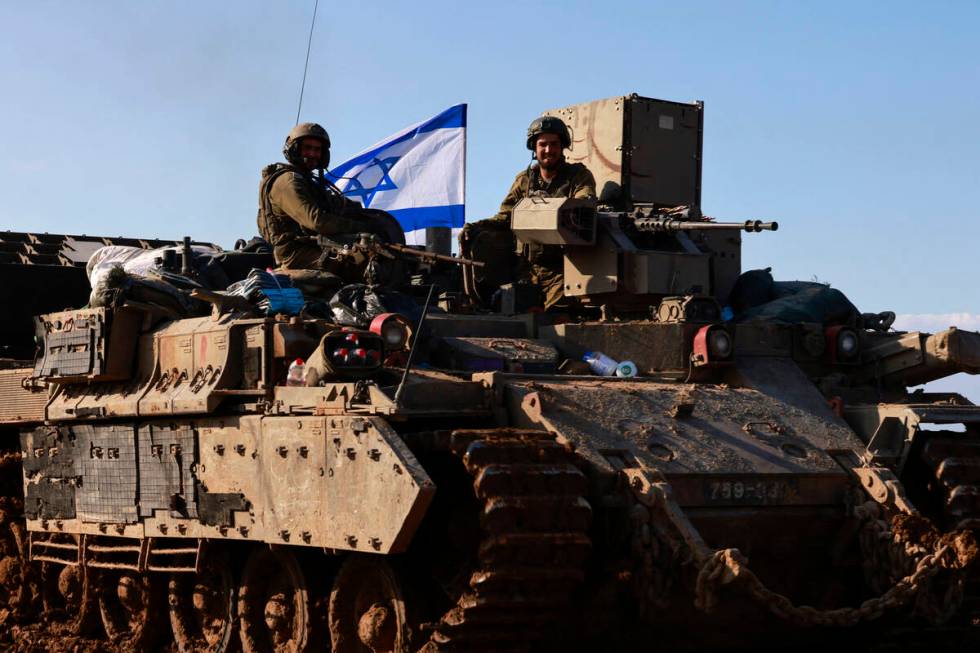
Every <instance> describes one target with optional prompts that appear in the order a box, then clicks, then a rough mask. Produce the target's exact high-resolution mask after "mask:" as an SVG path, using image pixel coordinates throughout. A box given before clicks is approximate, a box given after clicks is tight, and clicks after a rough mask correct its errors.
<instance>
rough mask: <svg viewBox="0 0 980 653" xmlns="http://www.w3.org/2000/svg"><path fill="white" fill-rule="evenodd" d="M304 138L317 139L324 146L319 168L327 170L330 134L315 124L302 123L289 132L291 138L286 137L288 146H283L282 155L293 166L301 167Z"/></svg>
mask: <svg viewBox="0 0 980 653" xmlns="http://www.w3.org/2000/svg"><path fill="white" fill-rule="evenodd" d="M304 138H316V139H318V140H319V141H320V143H321V144H322V146H323V152H322V153H321V154H320V165H319V166H317V167H319V168H323V169H324V170H326V169H327V166H329V165H330V134H328V133H327V130H326V129H324V128H323V127H321V126H320V125H318V124H316V123H315V122H301V123H300V124H298V125H296V126H295V127H293V128H292V129H291V130H289V136H287V137H286V144H285V145H283V146H282V153H283V155H284V156H285V157H286V160H287V161H289V162H290V163H292V164H293V165H300V164H301V163H302V156H301V155H300V151H299V146H300V143H301V142H302V141H303V139H304Z"/></svg>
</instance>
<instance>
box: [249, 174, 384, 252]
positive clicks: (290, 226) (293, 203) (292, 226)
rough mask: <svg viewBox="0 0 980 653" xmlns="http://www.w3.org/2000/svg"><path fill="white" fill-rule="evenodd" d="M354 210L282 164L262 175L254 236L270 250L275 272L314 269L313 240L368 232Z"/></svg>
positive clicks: (341, 238)
mask: <svg viewBox="0 0 980 653" xmlns="http://www.w3.org/2000/svg"><path fill="white" fill-rule="evenodd" d="M359 209H360V204H358V203H356V202H353V201H351V200H348V199H347V198H345V197H343V196H342V195H338V194H334V193H330V192H328V191H327V190H326V189H325V188H323V187H322V186H321V185H320V184H319V183H318V182H317V181H316V180H315V179H314V178H313V177H312V175H309V174H307V173H304V172H302V171H300V170H299V169H297V168H295V167H293V166H291V165H289V164H285V163H274V164H272V165H268V166H266V167H265V168H264V169H263V170H262V182H261V185H260V186H259V213H258V224H259V233H260V234H261V235H262V237H263V238H265V239H266V240H267V241H268V242H269V244H270V245H271V246H272V251H273V254H274V256H275V259H276V264H277V265H278V266H279V267H282V268H286V269H304V268H306V269H309V268H316V267H318V265H319V264H318V261H320V257H321V255H322V253H323V250H322V249H321V248H320V247H319V246H317V244H316V242H315V237H316V236H318V235H319V236H327V237H328V238H331V239H332V240H337V241H344V240H345V237H352V236H353V235H354V234H357V233H359V232H364V231H372V229H371V228H370V227H369V225H368V224H367V223H366V222H365V221H363V220H362V219H359V218H358V217H357V215H356V211H358V210H359Z"/></svg>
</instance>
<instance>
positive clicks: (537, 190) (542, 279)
mask: <svg viewBox="0 0 980 653" xmlns="http://www.w3.org/2000/svg"><path fill="white" fill-rule="evenodd" d="M532 196H539V197H573V198H581V199H593V200H594V199H595V198H596V192H595V177H593V176H592V173H591V172H590V171H589V169H588V168H586V167H585V166H584V165H583V164H581V163H568V162H567V161H564V160H563V161H562V162H561V164H560V165H559V167H558V170H557V174H555V176H554V177H553V178H552V179H551V181H545V180H544V178H542V177H541V171H540V170H539V168H538V166H536V165H535V166H531V167H530V168H528V169H526V170H523V171H521V172H520V173H519V174H518V175H517V177H516V178H515V179H514V183H513V184H511V187H510V190H509V191H508V192H507V196H506V197H505V198H504V201H503V202H502V203H501V204H500V210H499V211H498V212H497V215H495V216H493V217H492V218H489V220H494V221H506V223H507V225H508V226H510V219H511V214H512V213H513V211H514V205H515V204H517V203H518V202H519V201H521V200H522V199H524V198H526V197H532ZM517 253H518V254H519V255H520V261H521V268H520V269H519V270H518V279H520V280H523V281H529V282H531V283H534V284H536V285H537V286H538V287H539V288H541V291H542V293H543V294H544V298H545V300H544V306H545V308H550V307H551V306H553V305H555V304H556V303H557V302H559V301H560V300H561V298H562V291H563V284H564V266H565V264H564V257H563V256H562V251H561V246H560V245H539V244H537V243H523V242H521V241H520V240H518V241H517Z"/></svg>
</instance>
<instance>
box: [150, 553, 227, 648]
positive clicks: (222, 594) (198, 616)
mask: <svg viewBox="0 0 980 653" xmlns="http://www.w3.org/2000/svg"><path fill="white" fill-rule="evenodd" d="M167 598H168V603H169V604H170V626H171V629H172V630H173V634H174V641H175V642H176V643H177V648H178V650H180V651H181V653H230V652H231V651H236V650H238V648H239V646H238V587H237V586H236V584H235V580H234V576H233V574H232V571H231V567H230V565H229V564H228V561H227V560H226V559H224V558H222V557H221V556H220V555H217V551H211V552H210V553H207V554H205V557H204V561H203V562H202V565H201V571H200V572H199V573H197V574H188V573H182V574H173V575H171V577H170V584H169V592H168V596H167Z"/></svg>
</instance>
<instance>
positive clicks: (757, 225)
mask: <svg viewBox="0 0 980 653" xmlns="http://www.w3.org/2000/svg"><path fill="white" fill-rule="evenodd" d="M634 224H635V225H636V228H637V229H639V230H640V231H651V232H655V233H656V232H661V233H673V232H675V231H712V230H719V229H720V230H743V229H744V230H745V231H747V232H749V233H758V232H760V231H776V230H777V229H779V223H778V222H763V221H762V220H746V221H745V222H708V221H707V220H705V221H685V220H674V219H672V218H637V219H636V220H635V221H634Z"/></svg>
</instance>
